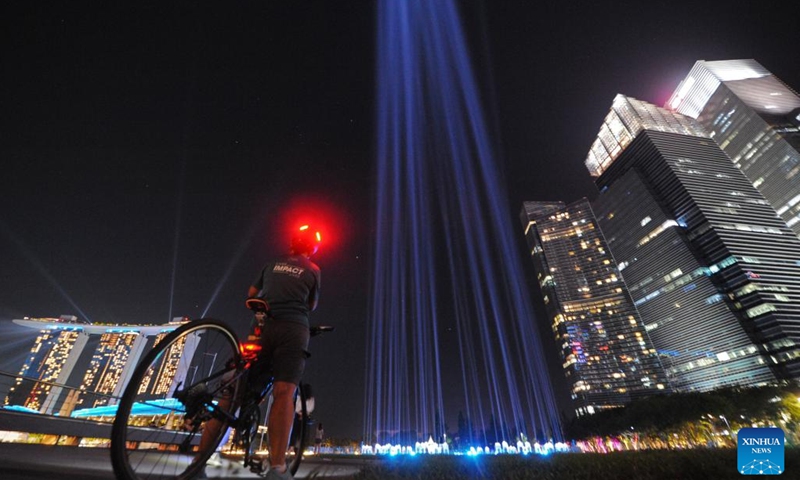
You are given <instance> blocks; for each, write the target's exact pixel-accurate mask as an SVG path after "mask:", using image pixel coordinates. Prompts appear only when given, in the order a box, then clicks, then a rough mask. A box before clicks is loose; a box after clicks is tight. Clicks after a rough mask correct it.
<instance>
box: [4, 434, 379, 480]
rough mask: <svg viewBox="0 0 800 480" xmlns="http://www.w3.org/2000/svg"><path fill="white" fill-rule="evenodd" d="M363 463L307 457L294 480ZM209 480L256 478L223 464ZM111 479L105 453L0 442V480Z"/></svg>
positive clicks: (342, 472)
mask: <svg viewBox="0 0 800 480" xmlns="http://www.w3.org/2000/svg"><path fill="white" fill-rule="evenodd" d="M365 461H367V460H354V459H352V458H336V457H330V458H308V459H306V460H304V461H303V463H302V464H301V466H300V470H299V471H298V472H297V475H296V478H298V479H304V478H334V479H345V478H348V477H350V476H352V475H354V474H355V473H357V472H358V471H359V470H360V469H361V467H362V466H363V465H364V462H365ZM206 471H207V473H208V476H209V478H221V479H241V478H260V477H258V476H257V475H254V474H252V473H250V472H249V471H247V470H245V469H244V468H242V467H241V466H239V465H237V464H233V463H230V462H224V461H223V464H222V465H220V466H210V467H208V468H207V470H206ZM49 478H56V479H59V480H61V479H64V480H78V479H86V480H95V479H97V480H100V479H106V480H111V479H113V478H114V474H113V472H112V470H111V460H110V459H109V454H108V450H105V449H100V448H78V447H54V446H48V445H22V444H10V443H0V479H3V480H44V479H49Z"/></svg>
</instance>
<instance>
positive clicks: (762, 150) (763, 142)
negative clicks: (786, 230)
mask: <svg viewBox="0 0 800 480" xmlns="http://www.w3.org/2000/svg"><path fill="white" fill-rule="evenodd" d="M667 108H670V109H672V110H675V111H677V112H678V113H682V114H684V115H688V116H690V117H692V118H696V119H697V121H698V122H699V123H700V124H701V125H703V127H705V129H706V130H707V131H708V132H709V134H710V137H711V138H713V139H714V140H715V141H716V142H717V143H718V144H719V145H720V147H721V148H722V150H724V151H725V153H727V154H728V156H729V157H730V158H731V160H733V163H734V164H735V165H736V167H737V168H739V169H740V170H741V171H742V172H743V173H744V174H745V176H746V177H747V178H748V179H749V180H750V182H751V183H753V185H754V186H755V187H756V188H757V189H758V190H759V191H760V192H761V194H762V195H764V198H766V200H767V201H769V202H770V204H771V205H772V207H773V208H774V209H775V210H776V211H777V213H778V215H780V216H781V218H783V219H784V220H785V221H786V224H787V225H788V226H789V227H790V228H792V230H794V232H795V234H797V235H799V236H800V96H798V94H797V93H795V92H794V91H792V89H791V88H789V87H788V86H786V85H785V84H784V83H783V82H781V81H780V80H779V79H778V78H776V77H775V76H774V75H772V74H771V73H770V72H769V71H768V70H767V69H765V68H764V67H763V66H761V64H759V63H758V62H756V61H755V60H726V61H716V62H708V61H703V60H701V61H698V62H697V63H695V65H694V67H693V68H692V70H691V71H690V72H689V75H688V76H687V77H686V79H684V80H683V81H682V82H681V83H680V85H678V88H677V89H676V90H675V93H674V94H673V95H672V97H671V98H670V99H669V100H668V101H667Z"/></svg>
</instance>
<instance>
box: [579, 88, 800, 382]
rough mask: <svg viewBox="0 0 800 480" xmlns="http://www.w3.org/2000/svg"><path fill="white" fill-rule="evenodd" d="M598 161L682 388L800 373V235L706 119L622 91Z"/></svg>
mask: <svg viewBox="0 0 800 480" xmlns="http://www.w3.org/2000/svg"><path fill="white" fill-rule="evenodd" d="M586 166H587V168H588V169H589V172H590V173H591V175H592V176H594V177H595V182H596V184H597V186H598V187H599V188H600V190H601V193H600V196H599V197H598V199H597V200H596V201H595V202H594V203H593V206H594V208H595V212H596V214H597V218H598V222H599V224H600V228H601V229H602V231H603V233H604V234H605V237H606V239H607V241H608V245H609V248H610V249H611V251H612V252H613V254H614V257H615V258H616V259H617V261H618V262H619V265H620V270H621V274H622V276H623V277H624V279H625V282H626V283H627V285H628V287H629V289H630V293H631V295H632V297H633V299H634V301H635V304H636V306H637V308H638V310H639V312H640V313H641V315H642V319H643V321H644V323H645V325H646V327H647V330H648V331H649V333H650V336H651V338H652V340H653V343H654V345H655V346H656V348H657V349H659V351H661V352H662V353H663V354H664V357H663V360H662V361H663V362H664V363H665V367H666V368H667V372H668V374H669V375H670V378H671V379H672V380H673V382H672V383H673V386H675V387H677V388H679V389H683V390H695V389H697V390H709V389H713V388H717V387H722V386H726V385H759V384H765V383H770V382H772V381H774V380H775V378H776V377H777V378H797V377H798V376H800V349H798V342H800V329H798V327H800V240H798V238H797V236H796V235H795V234H794V232H793V231H792V230H791V229H789V228H788V227H787V225H786V222H785V221H784V220H782V219H781V218H780V217H778V216H777V214H776V212H775V210H774V209H773V208H772V207H771V206H770V205H769V203H768V202H767V201H766V200H765V199H764V197H763V195H761V193H759V192H758V190H756V189H755V188H754V187H753V185H752V183H751V182H750V181H749V180H748V179H747V178H746V177H745V176H744V175H743V174H742V172H741V171H739V170H738V169H737V168H736V167H735V166H734V165H733V163H732V162H731V161H730V159H729V158H728V156H727V155H725V153H724V152H723V151H722V150H721V149H720V147H719V146H718V145H717V144H716V143H714V142H713V141H712V140H711V138H710V136H709V134H708V133H706V131H705V130H704V129H703V128H702V127H701V126H700V125H699V124H698V123H697V122H696V121H694V120H693V119H691V118H689V117H687V116H684V115H680V114H678V113H674V112H671V111H668V110H665V109H662V108H658V107H656V106H654V105H650V104H647V103H645V102H641V101H638V100H636V99H633V98H629V97H625V96H622V95H618V96H617V97H616V98H615V99H614V103H613V106H612V108H611V111H610V112H609V114H608V115H607V116H606V118H605V120H604V122H603V124H602V126H601V128H600V132H599V134H598V137H597V139H596V140H595V142H594V143H593V144H592V147H591V151H590V152H589V155H588V158H587V159H586Z"/></svg>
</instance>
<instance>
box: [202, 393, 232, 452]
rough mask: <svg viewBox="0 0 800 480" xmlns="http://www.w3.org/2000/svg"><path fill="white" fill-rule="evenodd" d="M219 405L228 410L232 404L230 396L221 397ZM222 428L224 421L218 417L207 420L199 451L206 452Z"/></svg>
mask: <svg viewBox="0 0 800 480" xmlns="http://www.w3.org/2000/svg"><path fill="white" fill-rule="evenodd" d="M217 406H219V408H221V409H222V410H225V411H226V412H227V411H228V408H230V406H231V400H230V398H228V397H222V398H220V399H219V400H218V401H217ZM221 428H222V422H221V421H219V420H217V419H216V418H212V419H211V420H209V421H207V422H206V423H205V425H203V433H202V434H201V435H200V446H199V447H198V449H197V452H198V453H200V452H205V451H206V449H208V448H210V446H211V443H212V442H214V441H215V440H216V439H217V436H218V435H219V433H220V429H221Z"/></svg>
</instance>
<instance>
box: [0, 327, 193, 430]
mask: <svg viewBox="0 0 800 480" xmlns="http://www.w3.org/2000/svg"><path fill="white" fill-rule="evenodd" d="M186 321H188V320H187V319H185V318H181V317H178V318H175V319H174V320H173V321H171V322H168V323H165V324H163V325H110V324H97V323H89V322H81V321H79V320H78V318H77V317H75V316H72V315H62V316H61V317H59V318H27V317H26V318H24V319H19V320H14V323H15V324H17V325H21V326H23V327H27V328H32V329H35V330H38V331H39V334H38V336H37V337H36V340H35V341H34V343H33V346H32V347H31V350H30V354H29V355H28V356H27V358H26V359H25V362H24V363H23V365H22V368H21V369H20V371H19V375H18V377H17V378H16V381H15V384H14V385H13V386H12V387H11V388H10V389H9V392H8V394H7V396H6V397H5V401H4V405H5V406H6V408H7V407H9V406H13V407H16V408H22V409H26V410H28V411H37V412H40V413H45V414H59V415H61V416H68V415H70V413H72V411H73V410H74V409H75V408H92V407H99V406H103V405H114V404H115V403H116V399H117V398H118V397H119V396H120V395H121V394H122V389H123V388H124V387H125V385H126V384H127V382H128V379H130V377H131V375H132V374H133V370H134V369H135V368H136V365H137V364H138V363H139V359H140V357H141V355H142V353H143V352H144V351H145V349H146V347H147V346H148V345H150V346H152V345H155V344H156V343H158V342H160V341H161V340H162V339H163V338H164V337H165V336H166V335H167V334H169V333H170V332H172V331H173V330H175V329H176V328H178V327H179V326H180V325H181V324H183V323H185V322H186ZM92 336H99V342H97V347H96V348H95V349H94V353H93V355H92V357H91V360H90V361H89V364H88V368H87V369H86V371H85V373H84V374H83V375H82V380H81V381H80V384H79V386H78V388H74V389H73V388H70V389H64V388H63V387H62V385H68V382H69V380H70V377H73V381H72V382H71V384H72V385H74V386H77V385H76V384H77V381H76V380H74V378H80V370H76V367H78V366H79V363H83V365H85V363H86V357H87V356H88V351H87V355H82V354H83V353H84V350H85V347H86V346H87V344H91V345H93V344H94V343H95V341H91V342H90V339H91V338H90V337H92ZM93 340H96V339H93ZM195 348H196V345H186V344H183V345H178V344H176V345H175V347H173V348H172V349H171V350H170V351H169V353H168V354H167V355H165V356H164V358H163V359H162V362H161V365H160V367H159V368H158V371H157V372H155V374H154V375H152V378H150V379H149V383H148V386H147V388H148V389H149V390H151V392H152V393H154V394H158V393H164V392H169V391H170V390H171V389H174V388H175V387H174V385H172V383H173V379H174V378H175V376H176V373H178V369H179V368H188V367H187V366H186V365H185V362H184V364H183V366H181V363H180V362H179V359H180V357H181V356H182V355H183V353H184V352H185V353H187V354H188V355H189V358H191V355H193V353H194V349H195ZM82 357H83V358H82ZM80 360H83V362H80ZM73 373H75V374H76V375H75V376H73ZM64 390H67V391H66V392H65V391H64Z"/></svg>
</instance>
